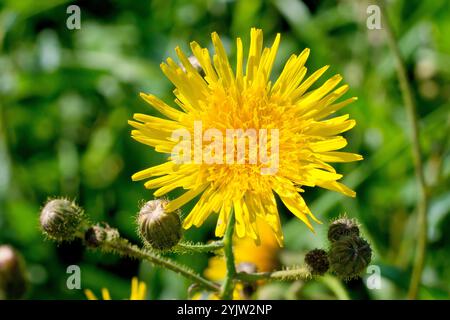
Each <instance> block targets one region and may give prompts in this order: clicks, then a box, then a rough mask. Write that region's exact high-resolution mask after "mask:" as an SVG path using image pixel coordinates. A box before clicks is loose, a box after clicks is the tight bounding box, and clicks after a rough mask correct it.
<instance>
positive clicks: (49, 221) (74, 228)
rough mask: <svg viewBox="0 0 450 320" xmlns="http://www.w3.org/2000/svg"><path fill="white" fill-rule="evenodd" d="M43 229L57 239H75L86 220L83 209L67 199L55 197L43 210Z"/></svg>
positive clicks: (41, 217)
mask: <svg viewBox="0 0 450 320" xmlns="http://www.w3.org/2000/svg"><path fill="white" fill-rule="evenodd" d="M39 220H40V225H41V229H42V231H43V232H44V233H45V234H46V235H47V236H48V237H49V238H51V239H53V240H56V241H70V240H73V239H74V238H75V237H76V236H77V233H78V231H80V229H81V227H82V226H83V222H84V221H85V216H84V214H83V210H82V209H81V208H79V207H78V206H77V205H76V204H75V203H74V202H72V201H69V200H67V199H54V200H50V201H49V202H47V204H46V205H45V206H44V208H43V209H42V210H41V216H40V219H39Z"/></svg>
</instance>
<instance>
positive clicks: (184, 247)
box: [173, 241, 223, 253]
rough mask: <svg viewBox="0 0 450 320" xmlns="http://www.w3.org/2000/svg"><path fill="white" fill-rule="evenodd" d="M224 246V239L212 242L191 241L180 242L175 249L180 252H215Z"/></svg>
mask: <svg viewBox="0 0 450 320" xmlns="http://www.w3.org/2000/svg"><path fill="white" fill-rule="evenodd" d="M222 248H223V242H222V241H213V242H211V243H190V242H180V243H179V244H178V245H177V246H176V247H175V249H174V250H173V251H175V252H180V253H192V252H200V253H201V252H214V251H217V250H220V249H222Z"/></svg>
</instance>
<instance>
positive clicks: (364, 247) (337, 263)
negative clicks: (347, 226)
mask: <svg viewBox="0 0 450 320" xmlns="http://www.w3.org/2000/svg"><path fill="white" fill-rule="evenodd" d="M328 257H329V260H330V267H331V270H332V271H333V272H334V273H335V274H336V275H337V276H338V277H340V278H342V279H346V280H347V279H352V278H356V277H358V276H359V275H360V274H361V272H363V271H364V270H365V269H366V267H367V266H368V265H369V263H370V260H371V259H372V249H371V247H370V245H369V243H368V242H367V241H366V240H364V239H363V238H361V237H356V236H347V237H343V238H340V239H339V240H337V241H335V242H333V243H332V244H331V248H330V251H329V253H328Z"/></svg>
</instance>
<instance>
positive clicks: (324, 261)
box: [305, 249, 330, 276]
mask: <svg viewBox="0 0 450 320" xmlns="http://www.w3.org/2000/svg"><path fill="white" fill-rule="evenodd" d="M305 263H306V265H307V266H308V268H309V270H310V271H311V274H312V275H317V276H321V275H324V274H325V272H327V271H328V269H329V268H330V262H329V261H328V254H327V252H326V251H325V250H323V249H314V250H311V251H309V252H308V253H306V255H305Z"/></svg>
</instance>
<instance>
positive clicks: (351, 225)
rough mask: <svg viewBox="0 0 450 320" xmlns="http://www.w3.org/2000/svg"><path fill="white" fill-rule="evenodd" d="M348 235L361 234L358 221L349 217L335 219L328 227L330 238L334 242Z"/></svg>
mask: <svg viewBox="0 0 450 320" xmlns="http://www.w3.org/2000/svg"><path fill="white" fill-rule="evenodd" d="M346 236H355V237H358V236H359V228H358V224H357V223H356V221H355V220H353V219H347V218H340V219H337V220H335V221H333V222H332V223H331V225H330V227H329V228H328V240H330V242H334V241H337V240H339V239H341V238H342V237H346Z"/></svg>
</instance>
